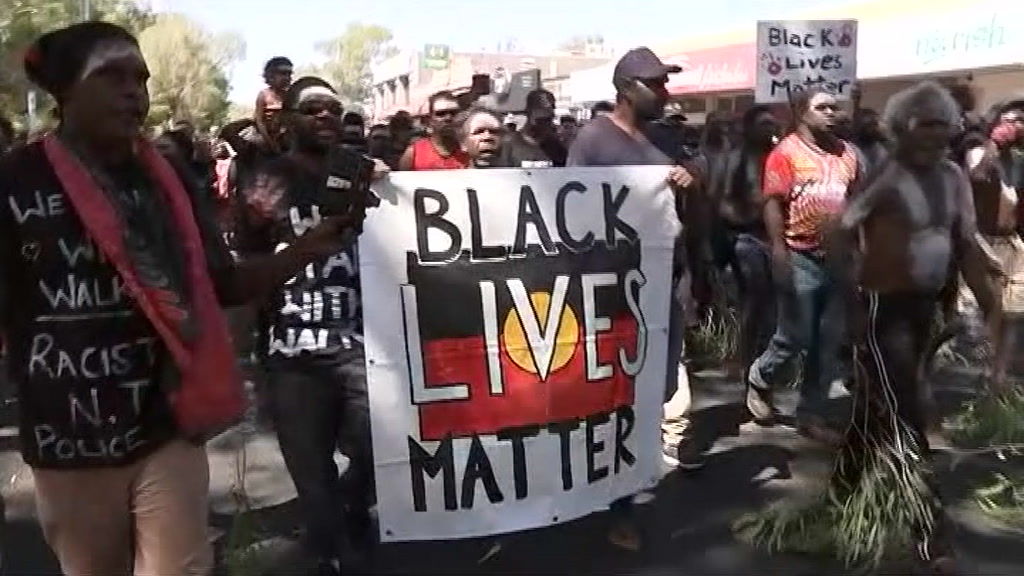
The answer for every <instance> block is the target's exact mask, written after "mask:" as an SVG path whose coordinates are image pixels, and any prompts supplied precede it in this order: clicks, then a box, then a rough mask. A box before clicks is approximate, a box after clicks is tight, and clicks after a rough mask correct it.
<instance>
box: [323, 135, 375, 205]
mask: <svg viewBox="0 0 1024 576" xmlns="http://www.w3.org/2000/svg"><path fill="white" fill-rule="evenodd" d="M373 168H374V162H373V160H371V159H370V158H368V157H367V156H364V155H362V154H360V153H358V152H355V151H353V150H351V149H349V148H347V147H345V146H341V145H339V146H334V147H333V148H331V151H330V153H329V154H328V158H327V177H326V179H325V181H324V190H323V192H324V193H323V194H322V195H321V202H320V213H321V214H322V215H324V216H346V215H349V214H352V215H355V214H356V213H357V212H360V213H362V214H365V212H366V208H368V207H369V208H374V207H377V206H379V205H380V198H377V196H376V195H374V193H373V192H372V191H371V190H370V183H371V182H372V180H373ZM362 214H360V216H361V215H362Z"/></svg>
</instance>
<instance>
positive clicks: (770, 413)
mask: <svg viewBox="0 0 1024 576" xmlns="http://www.w3.org/2000/svg"><path fill="white" fill-rule="evenodd" d="M747 410H748V411H749V412H750V415H751V416H753V418H754V422H756V423H758V424H761V425H762V426H770V425H772V424H774V423H775V418H776V416H778V412H777V411H776V410H775V404H774V403H773V402H772V387H771V386H769V385H768V383H767V382H765V381H764V378H762V377H761V371H760V370H759V369H758V368H757V363H754V364H752V365H751V366H750V369H749V370H747Z"/></svg>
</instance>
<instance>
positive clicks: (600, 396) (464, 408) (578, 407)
mask: <svg viewBox="0 0 1024 576" xmlns="http://www.w3.org/2000/svg"><path fill="white" fill-rule="evenodd" d="M636 334H637V324H636V320H635V319H634V318H633V317H632V316H630V315H628V314H626V315H623V316H620V317H618V318H615V319H613V320H612V326H611V329H610V330H608V331H606V332H601V333H599V334H598V335H597V360H598V364H601V365H609V366H610V367H611V368H612V375H611V377H608V378H604V379H602V380H597V381H593V382H588V381H587V379H586V377H587V361H586V357H585V355H586V346H585V343H584V341H583V328H582V327H581V328H580V330H579V332H578V334H577V338H576V345H575V348H574V349H573V351H572V357H571V359H570V360H569V361H568V363H566V364H565V366H563V367H561V368H560V369H558V370H555V371H553V372H552V373H551V374H549V375H548V378H547V381H544V382H542V381H541V380H540V378H539V376H538V375H537V374H535V373H533V372H529V371H526V370H524V369H522V368H521V367H520V366H519V365H517V364H516V363H515V362H513V360H512V358H510V357H509V355H508V352H507V350H506V349H505V341H504V339H501V355H500V362H501V369H502V375H503V388H504V390H503V394H501V395H492V393H491V387H490V382H489V381H488V369H487V352H486V349H485V345H484V337H483V336H476V337H470V338H452V339H442V340H431V341H428V342H425V343H424V344H423V364H424V371H425V375H424V377H425V382H426V385H427V387H428V388H429V387H431V386H447V385H451V384H455V383H464V384H467V385H468V386H469V391H470V395H469V398H468V399H466V400H456V401H446V402H434V403H429V404H421V405H420V406H419V414H420V438H421V439H422V440H441V439H443V438H444V437H446V436H448V435H449V434H450V435H452V436H455V437H464V436H471V435H474V434H494V433H496V432H498V431H500V430H504V429H507V428H516V427H520V426H533V425H546V424H549V423H552V422H560V421H565V420H573V419H580V418H585V417H587V416H590V415H592V414H598V413H601V412H609V411H611V410H614V409H616V408H619V407H621V406H625V405H632V404H633V398H634V388H633V378H632V377H630V376H628V375H627V374H625V372H623V370H622V366H621V365H620V362H619V349H620V348H621V349H623V350H624V351H625V354H626V357H627V359H628V360H633V359H634V358H635V356H636Z"/></svg>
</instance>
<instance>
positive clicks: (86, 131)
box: [0, 22, 356, 576]
mask: <svg viewBox="0 0 1024 576" xmlns="http://www.w3.org/2000/svg"><path fill="white" fill-rule="evenodd" d="M24 66H25V73H26V76H27V77H28V78H29V79H31V80H32V81H33V82H34V83H36V84H37V85H39V86H40V87H42V88H43V89H45V90H46V91H48V92H49V93H50V94H52V95H53V97H54V99H55V100H56V101H57V104H58V106H59V109H60V111H61V114H60V118H61V120H60V125H59V126H58V128H57V129H56V131H55V132H53V133H50V134H47V135H45V136H44V137H42V139H41V140H40V141H38V142H34V143H31V144H29V145H26V146H25V147H22V148H20V149H18V150H16V151H14V152H13V153H11V154H8V155H7V156H5V157H4V158H3V159H2V160H0V190H2V195H3V198H2V199H0V318H2V328H3V331H4V334H5V335H7V336H9V337H10V340H9V343H10V346H11V348H10V359H9V362H8V372H9V374H8V377H9V378H10V380H11V381H13V382H15V383H17V385H18V400H19V403H18V411H19V415H18V416H19V419H20V430H21V432H20V438H21V444H22V456H23V458H24V459H25V461H26V462H27V463H28V464H29V465H30V466H32V469H33V476H34V481H35V489H36V503H37V510H38V513H39V521H40V524H41V525H42V529H43V534H44V536H45V537H46V541H47V543H48V544H49V545H50V546H51V547H52V548H53V550H54V552H55V554H56V556H57V559H58V560H59V562H60V565H61V570H62V572H63V573H64V574H67V575H68V576H87V575H98V574H103V575H106V574H128V573H135V574H208V573H209V572H210V571H212V569H213V554H212V549H211V547H210V544H209V541H208V540H207V514H208V508H207V491H208V488H209V486H208V484H209V469H208V461H207V455H206V451H205V449H204V448H203V444H204V441H205V439H206V438H208V437H210V436H211V435H213V434H216V433H218V432H220V431H221V430H223V429H224V428H226V427H228V426H230V425H232V424H233V423H235V422H236V421H237V420H238V418H240V417H241V415H242V410H243V407H244V397H243V390H242V386H241V378H240V375H239V374H238V370H237V366H236V358H235V353H234V350H233V348H232V344H231V339H230V335H229V331H228V326H227V321H226V320H225V318H224V315H223V312H222V311H221V306H222V305H239V304H243V303H245V302H248V301H251V300H255V299H260V298H263V297H265V296H266V295H268V294H270V293H271V292H272V291H273V290H274V289H275V288H276V287H277V286H279V285H281V284H282V283H284V282H285V281H286V280H287V279H288V278H290V277H291V276H293V275H294V274H295V273H297V272H299V271H300V270H302V269H303V268H305V266H306V264H308V263H309V262H310V261H312V260H316V259H318V258H321V257H326V256H327V255H329V254H334V253H337V252H338V251H340V250H341V249H343V248H344V247H345V246H347V245H349V244H350V243H351V241H352V240H353V239H354V237H355V234H356V232H355V229H354V227H353V224H355V222H354V221H353V220H352V219H351V218H347V217H336V218H326V219H324V221H323V222H321V223H320V224H319V225H318V226H315V227H313V228H312V229H311V230H310V231H309V233H308V234H306V235H305V236H304V237H303V238H302V239H301V241H297V242H296V243H295V244H294V245H292V246H291V247H289V248H286V249H284V250H282V251H280V252H278V253H277V254H274V255H272V256H267V257H263V258H259V259H257V260H253V261H251V262H247V263H245V264H235V263H234V262H233V261H232V259H231V257H230V254H228V253H227V250H226V248H225V247H224V245H223V243H222V242H221V239H220V235H219V233H218V232H217V228H216V225H215V224H214V222H213V218H212V216H211V214H210V209H209V206H208V205H207V203H206V201H208V197H207V195H206V194H204V193H203V192H201V191H197V190H194V189H192V188H191V187H190V186H189V184H190V183H189V182H187V181H184V180H183V179H182V178H181V177H180V176H179V175H178V174H176V173H175V170H174V168H173V167H172V166H171V165H169V164H168V163H167V161H166V160H165V159H164V158H163V157H161V156H160V155H159V154H158V153H157V152H156V150H155V148H154V147H153V146H152V144H150V142H149V141H148V140H146V139H144V138H142V136H141V130H142V127H143V122H144V120H145V118H146V116H147V114H148V112H149V94H148V92H147V89H146V83H147V80H148V79H149V70H148V68H147V66H146V62H145V59H144V58H143V56H142V53H141V52H140V51H139V46H138V42H137V41H136V39H135V38H134V37H133V36H132V35H131V34H130V33H128V32H127V31H126V30H124V29H123V28H120V27H118V26H115V25H112V24H107V23H101V22H86V23H81V24H76V25H73V26H70V27H68V28H64V29H61V30H57V31H54V32H50V33H48V34H44V35H43V36H41V37H40V38H39V39H37V40H36V42H35V43H33V45H32V46H31V47H30V48H29V49H28V51H27V52H26V55H25V62H24ZM76 278H77V279H78V280H76ZM68 291H71V293H73V294H77V296H76V297H69V296H67V292H68ZM69 408H70V409H69ZM133 565H134V566H133Z"/></svg>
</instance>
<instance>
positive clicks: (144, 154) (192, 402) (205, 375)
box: [43, 135, 245, 438]
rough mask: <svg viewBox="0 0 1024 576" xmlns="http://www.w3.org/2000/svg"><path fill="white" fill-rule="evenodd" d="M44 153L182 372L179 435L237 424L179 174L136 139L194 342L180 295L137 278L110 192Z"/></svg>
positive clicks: (234, 377) (237, 391)
mask: <svg viewBox="0 0 1024 576" xmlns="http://www.w3.org/2000/svg"><path fill="white" fill-rule="evenodd" d="M43 149H44V150H45V151H46V157H47V159H48V160H49V162H50V165H51V166H53V170H54V172H55V173H56V175H57V179H58V180H60V183H61V186H62V187H63V189H64V192H65V194H66V195H67V196H68V198H69V199H70V200H71V204H72V205H73V206H74V208H75V211H76V212H77V214H78V217H79V219H80V220H81V221H82V224H83V226H84V227H85V230H86V231H87V232H88V234H89V236H90V237H91V238H92V240H93V242H95V243H96V245H97V246H98V247H99V249H100V250H101V251H102V252H103V254H104V255H105V256H106V257H107V259H108V261H109V262H111V263H112V264H113V265H114V268H115V269H116V270H117V272H118V274H119V275H120V276H121V279H122V280H123V281H124V285H125V291H126V292H127V294H129V295H130V296H131V297H132V298H134V299H135V302H136V304H137V305H138V307H139V309H141V310H142V312H143V313H144V314H145V315H146V318H148V319H149V321H150V322H151V323H152V324H153V327H154V328H155V329H156V331H157V333H158V334H159V335H160V339H161V340H162V341H163V343H164V345H166V346H167V349H168V350H169V351H170V353H171V356H172V358H173V359H174V363H175V365H176V366H177V367H178V370H179V371H180V373H181V385H180V386H179V387H178V388H177V389H176V390H173V391H171V392H170V398H169V400H170V402H171V405H172V407H173V409H174V414H175V417H176V420H177V424H178V428H179V430H181V432H182V433H183V434H184V435H185V436H186V437H189V438H194V437H202V436H206V435H208V434H211V433H215V432H219V431H220V430H222V429H224V428H226V427H227V426H230V425H231V424H233V423H234V422H236V421H237V420H238V419H239V418H240V417H241V415H242V412H243V410H244V408H245V397H244V394H243V389H242V379H241V374H240V372H239V370H238V366H237V364H236V363H235V352H234V349H233V347H232V344H231V336H230V332H229V330H228V323H227V320H226V318H225V316H224V313H223V311H222V310H221V308H220V304H219V303H218V301H217V296H216V293H215V292H214V288H213V282H212V281H211V280H210V276H209V273H208V271H207V264H206V253H205V251H204V249H203V242H202V238H201V237H200V235H199V228H198V226H197V224H196V221H195V215H194V213H193V212H192V203H191V201H190V200H189V196H188V193H187V192H186V191H185V188H184V186H182V183H181V180H180V179H179V178H178V175H177V173H175V171H174V169H173V168H172V167H171V165H170V164H168V162H167V161H166V160H164V158H163V157H162V156H160V154H159V153H158V152H157V151H156V150H155V149H154V148H153V146H152V145H151V144H150V143H149V142H148V141H145V140H142V139H140V140H139V142H138V147H137V150H138V158H139V160H140V162H141V163H142V166H143V168H144V169H145V170H146V172H147V174H149V176H150V178H151V179H152V180H153V181H154V182H155V183H156V184H157V188H158V189H159V190H160V193H161V195H162V199H163V204H164V206H166V207H167V208H168V209H169V210H170V212H171V223H172V225H173V226H174V230H175V232H176V233H177V238H178V241H179V242H181V244H182V246H183V253H184V267H185V270H184V277H185V282H187V283H188V294H189V296H190V300H191V314H192V316H193V318H192V321H193V322H194V323H195V330H193V331H194V332H195V335H194V338H192V340H191V341H186V339H185V338H183V336H182V334H180V333H179V322H180V321H181V319H182V318H184V317H185V316H186V315H188V313H189V310H184V309H182V308H181V306H180V305H179V302H180V296H179V295H178V294H175V293H172V292H169V291H167V290H162V289H159V288H157V287H155V286H148V285H145V284H143V283H142V282H140V281H139V276H138V274H137V273H136V270H135V267H134V264H133V262H132V260H131V257H130V256H129V254H128V252H127V251H126V249H125V246H124V238H123V236H122V224H121V222H120V220H119V218H118V216H117V211H116V210H115V209H114V206H113V205H112V204H111V203H110V200H109V199H108V197H107V194H106V193H105V192H104V191H103V190H102V189H101V188H100V187H99V186H98V185H97V184H96V182H95V180H94V179H93V177H92V175H91V174H90V173H89V171H88V170H86V169H85V167H84V166H82V164H81V162H80V161H79V160H78V158H77V157H75V156H74V155H73V154H72V153H71V152H70V151H69V150H68V149H67V148H66V147H65V146H64V145H63V144H62V143H61V142H60V141H59V140H58V139H57V138H56V137H54V136H52V135H49V136H46V138H45V139H44V140H43Z"/></svg>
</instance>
